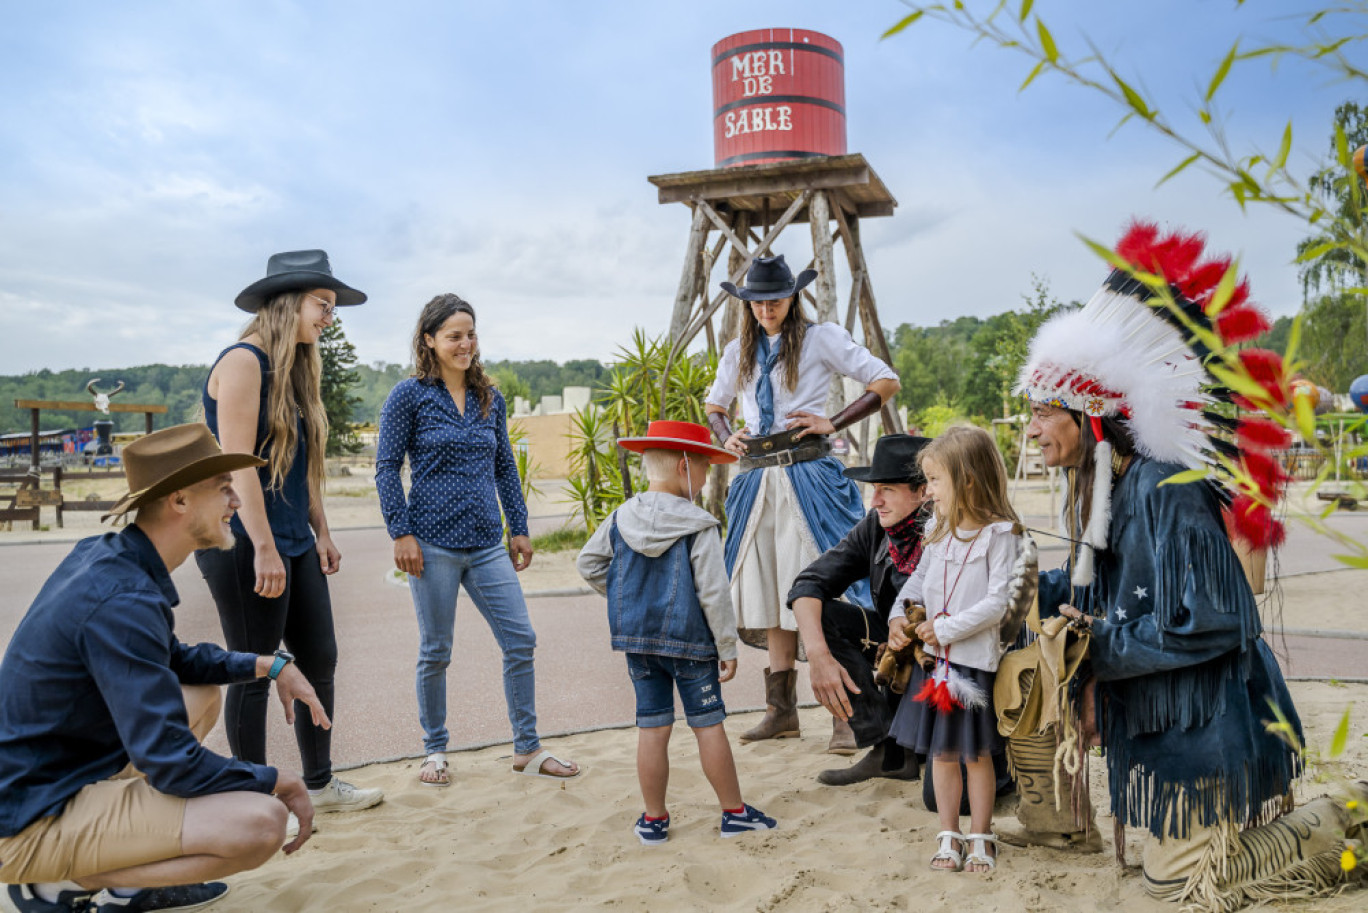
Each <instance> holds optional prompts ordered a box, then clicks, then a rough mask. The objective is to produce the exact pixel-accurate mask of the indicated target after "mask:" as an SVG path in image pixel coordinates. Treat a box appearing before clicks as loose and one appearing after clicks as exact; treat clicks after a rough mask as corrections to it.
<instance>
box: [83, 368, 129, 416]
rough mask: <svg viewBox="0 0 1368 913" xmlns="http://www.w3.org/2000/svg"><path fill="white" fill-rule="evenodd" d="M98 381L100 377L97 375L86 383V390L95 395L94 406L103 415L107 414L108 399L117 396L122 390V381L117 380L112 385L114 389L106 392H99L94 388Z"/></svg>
mask: <svg viewBox="0 0 1368 913" xmlns="http://www.w3.org/2000/svg"><path fill="white" fill-rule="evenodd" d="M99 382H100V379H99V378H98V377H97V378H95V379H94V380H92V381H91V382H90V383H88V384H86V392H87V393H89V394H90V395H91V396H93V397H95V408H96V409H99V410H100V411H101V412H103V413H104V414H105V415H108V414H109V400H110V398H111V397H114V396H117V395H119V394H120V393H122V392H123V388H124V382H123V381H119V382H118V383H116V384H115V385H114V389H113V390H110V391H109V392H108V393H101V392H100V391H99V390H96V389H95V385H96V384H98V383H99Z"/></svg>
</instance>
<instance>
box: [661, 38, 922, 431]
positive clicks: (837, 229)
mask: <svg viewBox="0 0 1368 913" xmlns="http://www.w3.org/2000/svg"><path fill="white" fill-rule="evenodd" d="M712 69H713V140H714V148H715V153H716V155H715V162H714V165H715V167H713V168H710V169H708V170H706V171H688V172H682V173H680V174H659V175H655V176H654V177H651V178H648V180H649V181H650V182H651V183H652V184H654V185H655V186H656V188H657V189H658V192H659V198H660V202H661V203H684V204H685V205H687V206H688V207H689V208H690V209H692V210H693V225H692V227H691V228H690V230H689V242H688V246H687V248H686V249H685V252H684V269H683V273H682V275H681V276H680V279H679V291H678V293H677V294H676V296H675V302H674V311H673V314H672V316H671V318H670V339H671V340H672V358H673V357H678V356H679V355H680V354H681V353H683V352H684V350H685V349H686V348H687V347H688V346H689V344H690V343H691V342H693V340H694V339H695V338H696V337H697V336H698V334H699V333H706V338H707V342H708V348H709V349H712V350H718V351H720V350H721V349H722V348H723V347H725V346H726V344H727V343H728V342H730V341H731V340H732V339H733V338H734V337H735V336H736V335H737V333H738V332H739V330H740V319H741V316H742V310H741V307H740V302H738V301H737V300H736V299H734V298H731V297H730V296H729V295H727V294H726V293H725V292H722V291H720V290H718V289H717V283H716V282H714V281H713V279H712V274H713V267H714V265H715V264H716V263H717V261H718V259H719V258H720V257H721V255H722V251H723V249H724V248H730V250H729V251H728V254H727V265H726V275H727V277H728V278H730V280H731V281H732V282H735V283H740V282H741V281H742V280H743V279H744V278H745V275H746V270H747V269H749V267H750V264H751V261H752V260H753V259H754V258H755V257H757V256H760V255H763V254H766V253H768V252H769V251H770V249H771V247H772V245H774V243H775V241H776V240H777V239H778V238H779V237H780V235H781V234H782V233H783V231H784V229H786V228H788V227H789V226H790V225H793V224H798V223H803V222H806V223H808V225H809V227H810V228H811V231H812V249H813V252H814V256H813V260H812V262H811V263H810V264H808V265H809V266H812V267H814V268H816V270H817V280H816V281H815V282H814V283H813V284H812V285H810V286H808V288H806V289H804V290H803V292H802V295H803V297H804V298H806V299H807V300H808V302H809V303H810V304H811V305H812V307H813V309H814V310H815V311H816V315H817V319H818V320H819V321H821V322H824V323H825V322H830V323H841V324H842V325H843V326H845V328H846V329H847V330H848V331H849V332H850V333H851V334H852V335H854V336H855V338H856V339H860V338H861V337H863V342H864V345H865V346H866V347H868V348H869V350H870V351H871V352H873V353H874V354H875V355H876V356H878V357H879V358H881V359H883V360H884V361H885V362H886V363H888V364H890V365H891V364H892V363H893V359H892V357H891V356H890V354H889V351H888V343H887V341H886V340H885V339H884V334H883V327H882V325H881V324H880V323H879V313H878V307H877V305H876V303H875V298H874V289H873V286H872V284H871V282H870V277H869V267H868V265H867V264H866V262H865V256H864V250H863V248H862V247H861V246H860V220H861V219H863V218H873V217H875V216H891V215H892V214H893V209H894V207H896V206H897V205H898V202H897V200H895V199H893V196H892V194H890V193H889V192H888V188H887V187H885V186H884V184H883V181H881V180H879V176H878V175H877V174H875V173H874V169H873V168H871V167H870V165H869V163H868V162H866V161H865V158H864V156H862V155H860V154H858V153H854V154H847V153H846V139H845V76H844V73H845V55H844V52H843V50H842V48H841V45H840V43H839V42H838V41H836V40H835V39H833V38H830V37H828V36H826V35H823V34H821V33H819V32H812V31H807V30H804V29H757V30H754V31H749V32H741V33H739V34H736V35H732V36H730V37H728V38H724V39H722V40H721V41H719V42H718V43H717V44H715V45H713V52H712ZM714 232H716V233H717V236H716V240H715V241H712V243H710V239H711V236H712V235H713V233H714ZM838 243H839V246H840V248H841V250H842V251H843V252H844V254H845V258H846V263H847V265H848V266H849V268H850V275H851V280H852V281H851V289H850V297H849V299H848V302H847V304H846V308H845V314H844V320H842V319H841V318H842V315H841V314H839V313H838V302H837V298H836V262H835V250H836V247H837V244H838ZM791 265H792V266H793V271H794V272H795V273H797V272H798V270H799V268H800V267H799V264H797V263H792V264H791ZM724 304H725V305H726V309H725V311H724V312H723V314H724V316H723V318H722V321H721V325H720V326H714V319H713V318H714V316H715V315H716V314H717V312H718V311H719V310H722V307H723V305H724ZM857 322H858V328H857ZM837 383H839V381H837ZM832 399H833V402H835V403H836V404H837V406H838V407H839V404H840V403H841V400H842V397H841V396H840V395H839V394H838V393H837V392H836V389H835V388H834V387H833V394H832ZM881 418H882V424H883V428H884V430H885V432H894V431H899V432H900V431H902V430H903V425H902V421H901V419H900V418H899V416H898V414H897V410H896V409H894V408H891V407H890V406H888V405H885V406H884V408H883V412H882V416H881ZM862 443H863V442H862ZM861 449H862V450H864V449H865V448H864V447H863V446H862V448H861ZM862 455H865V456H867V450H866V452H865V453H864V454H862Z"/></svg>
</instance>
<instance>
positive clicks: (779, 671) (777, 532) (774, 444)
mask: <svg viewBox="0 0 1368 913" xmlns="http://www.w3.org/2000/svg"><path fill="white" fill-rule="evenodd" d="M816 276H817V273H816V271H815V270H810V269H809V270H804V271H803V272H802V273H800V274H799V275H798V277H797V278H796V279H795V278H794V276H793V274H792V272H790V271H789V268H788V266H787V265H786V264H785V263H784V258H783V256H782V255H781V256H776V257H758V258H756V260H755V262H754V263H753V264H752V265H751V268H750V270H749V271H748V272H747V274H746V287H745V288H741V289H738V288H737V287H736V286H734V285H732V284H731V283H729V282H724V283H722V287H723V288H724V289H726V291H727V292H728V293H729V294H732V295H734V296H736V297H737V298H740V299H741V300H743V301H745V302H747V304H748V309H749V311H750V313H749V314H748V315H747V316H745V317H743V318H742V328H741V335H740V338H739V339H735V340H732V342H730V343H728V344H727V347H726V349H725V350H723V353H722V360H721V362H720V363H719V365H718V368H717V378H716V380H715V381H714V383H713V387H712V390H711V391H710V392H709V393H708V398H707V402H706V408H707V411H708V424H709V426H710V427H711V428H712V430H713V434H714V435H715V436H716V437H717V440H718V443H719V444H721V445H722V446H723V447H725V448H727V449H728V450H731V451H734V452H735V453H738V454H741V455H742V457H743V459H742V460H741V463H740V465H739V469H740V470H741V472H740V474H739V475H738V476H737V477H736V478H735V479H734V480H733V482H732V485H731V488H730V489H729V490H728V492H727V524H728V525H727V541H726V547H725V556H726V562H727V573H728V576H729V577H730V578H731V594H732V602H733V603H734V604H735V606H736V613H737V627H738V634H739V636H740V637H741V639H742V640H743V641H745V642H746V643H748V644H750V645H751V646H755V647H761V648H764V649H765V650H766V651H767V653H768V655H769V668H767V669H766V670H765V697H766V699H765V703H766V704H767V709H766V713H765V717H764V719H762V720H761V721H760V724H759V725H757V726H756V727H755V728H754V729H751V730H750V731H749V732H746V733H744V734H743V735H742V736H741V741H742V742H751V741H756V740H759V739H772V738H789V737H794V736H797V735H798V734H799V731H798V713H797V692H796V685H797V669H796V668H795V664H796V662H797V658H798V633H797V632H798V625H797V621H796V620H795V619H794V617H793V611H792V610H791V609H790V608H789V606H788V591H789V588H790V587H792V585H793V580H794V578H795V577H797V576H798V574H799V573H800V572H801V571H802V570H803V569H804V568H805V567H807V566H808V565H809V564H811V563H812V562H813V561H815V560H816V559H817V558H818V556H820V555H821V554H822V553H823V552H825V551H826V550H827V549H829V548H831V547H833V546H834V545H836V543H838V542H839V541H840V540H841V538H842V537H843V536H845V534H846V533H848V532H849V531H850V530H851V529H852V528H853V527H854V526H855V524H856V523H858V522H859V521H860V519H861V518H862V517H863V516H864V505H863V502H862V501H861V499H860V492H859V490H858V489H857V488H856V486H855V483H854V482H852V481H851V480H849V479H847V478H846V477H845V476H843V475H842V474H841V470H842V466H841V464H840V462H839V461H837V460H836V459H835V458H833V457H831V456H830V455H829V454H830V450H831V447H830V444H829V443H828V442H827V440H826V435H829V434H834V433H835V432H837V431H839V430H841V429H842V428H844V427H846V426H847V425H850V424H852V423H854V422H856V421H859V420H860V419H862V418H864V417H866V416H868V415H871V414H873V413H874V412H876V411H877V410H878V409H879V407H880V406H881V405H882V404H883V403H885V402H887V401H888V399H889V398H890V397H892V396H893V395H894V394H896V393H897V392H898V379H897V375H896V374H894V373H893V369H892V368H890V367H889V366H888V365H886V364H884V363H883V362H882V361H880V360H879V359H877V358H875V357H874V356H873V355H871V354H870V353H869V350H867V349H865V348H864V347H863V346H860V345H857V344H856V342H855V340H854V339H852V338H851V336H850V334H849V333H847V332H846V331H845V330H844V329H842V328H841V327H839V326H837V325H835V324H832V323H812V322H811V321H809V320H808V318H807V317H806V315H804V313H803V307H802V303H801V299H800V298H799V297H798V294H799V292H800V291H801V290H802V288H803V287H804V286H805V285H807V284H808V283H809V282H811V281H812V280H813V279H815V278H816ZM838 375H839V376H844V377H849V378H852V379H853V380H855V381H858V382H859V383H861V384H864V385H865V393H864V394H863V395H862V396H860V397H859V398H858V399H857V400H855V402H853V403H851V404H850V405H849V406H847V407H846V408H845V409H843V410H842V411H840V412H839V413H837V414H836V415H834V416H832V417H830V418H828V417H827V415H826V413H827V395H828V391H829V390H830V389H831V380H832V378H833V377H835V376H838ZM738 397H739V398H740V400H741V416H742V418H743V419H744V422H745V424H744V425H743V426H742V428H741V429H740V430H736V431H733V430H732V427H731V422H730V420H729V419H728V418H727V413H728V411H729V410H730V409H731V406H732V403H733V401H735V400H736V399H737V398H738ZM769 436H775V437H769ZM851 596H852V598H854V599H856V600H857V601H859V600H860V594H858V593H852V594H851ZM863 602H865V603H867V602H868V597H867V595H865V597H864V599H863ZM842 725H844V724H842ZM834 742H835V739H833V743H834ZM850 744H851V747H852V748H853V745H854V742H853V739H852V740H851V742H850Z"/></svg>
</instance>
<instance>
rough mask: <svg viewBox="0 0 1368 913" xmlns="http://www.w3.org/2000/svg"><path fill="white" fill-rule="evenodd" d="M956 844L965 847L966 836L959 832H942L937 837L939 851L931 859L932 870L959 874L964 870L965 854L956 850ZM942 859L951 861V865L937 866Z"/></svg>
mask: <svg viewBox="0 0 1368 913" xmlns="http://www.w3.org/2000/svg"><path fill="white" fill-rule="evenodd" d="M956 842H958V843H959V845H960V846H961V847H963V846H964V835H963V834H961V833H959V832H958V831H941V832H940V833H939V834H937V835H936V844H937V846H938V847H939V849H937V850H936V855H934V856H932V857H931V868H933V869H935V870H936V871H937V872H958V871H959V870H960V869H962V868H964V854H963V853H962V852H960V850H957V849H955V844H956ZM942 859H944V860H947V861H949V863H950V865H948V866H939V865H936V863H937V862H939V861H940V860H942Z"/></svg>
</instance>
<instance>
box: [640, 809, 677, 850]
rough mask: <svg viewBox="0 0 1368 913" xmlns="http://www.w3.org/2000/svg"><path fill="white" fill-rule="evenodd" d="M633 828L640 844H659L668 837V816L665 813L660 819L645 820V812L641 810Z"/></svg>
mask: <svg viewBox="0 0 1368 913" xmlns="http://www.w3.org/2000/svg"><path fill="white" fill-rule="evenodd" d="M635 830H636V835H637V839H638V840H640V841H641V845H642V846H660V845H661V844H662V843H664V842H665V841H666V840H669V839H670V816H669V815H666V816H665V818H664V820H661V821H647V820H646V813H645V812H642V813H641V817H640V818H638V819H637V823H636V828H635Z"/></svg>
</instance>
